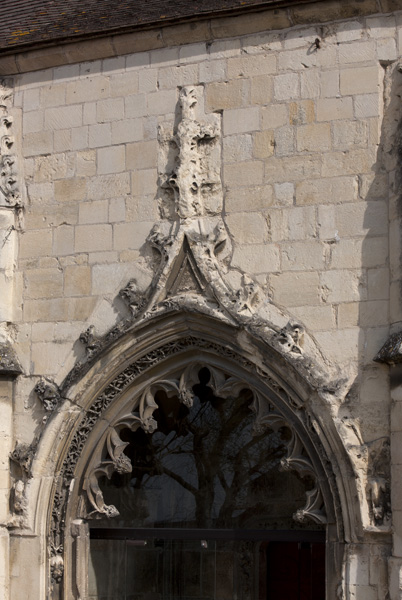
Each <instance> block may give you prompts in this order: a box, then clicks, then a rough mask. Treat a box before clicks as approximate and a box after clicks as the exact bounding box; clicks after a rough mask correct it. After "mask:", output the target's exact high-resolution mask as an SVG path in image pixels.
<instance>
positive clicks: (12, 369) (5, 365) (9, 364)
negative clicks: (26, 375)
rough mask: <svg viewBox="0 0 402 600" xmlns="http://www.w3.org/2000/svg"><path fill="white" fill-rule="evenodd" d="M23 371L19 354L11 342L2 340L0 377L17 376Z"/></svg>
mask: <svg viewBox="0 0 402 600" xmlns="http://www.w3.org/2000/svg"><path fill="white" fill-rule="evenodd" d="M21 373H22V368H21V365H20V363H19V360H18V358H17V355H16V353H15V351H14V350H13V348H12V347H11V344H10V343H9V342H0V377H1V376H10V375H12V376H15V377H16V376H17V375H20V374H21Z"/></svg>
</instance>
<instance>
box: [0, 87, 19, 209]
mask: <svg viewBox="0 0 402 600" xmlns="http://www.w3.org/2000/svg"><path fill="white" fill-rule="evenodd" d="M11 99H12V93H11V89H10V85H9V82H6V81H4V80H3V81H1V82H0V206H1V205H3V206H19V205H20V203H21V198H20V195H19V191H18V184H17V175H16V157H15V155H14V153H13V146H14V138H13V136H12V135H11V133H10V132H11V130H12V125H13V119H12V117H10V116H9V114H8V110H9V107H10V103H11Z"/></svg>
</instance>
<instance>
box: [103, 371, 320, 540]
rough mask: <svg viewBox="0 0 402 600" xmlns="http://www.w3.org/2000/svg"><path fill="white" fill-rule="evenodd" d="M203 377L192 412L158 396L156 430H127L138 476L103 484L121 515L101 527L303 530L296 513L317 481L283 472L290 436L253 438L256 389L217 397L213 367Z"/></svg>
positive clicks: (174, 398)
mask: <svg viewBox="0 0 402 600" xmlns="http://www.w3.org/2000/svg"><path fill="white" fill-rule="evenodd" d="M199 378H200V383H199V384H197V385H195V386H194V388H193V390H194V392H195V394H196V396H195V398H194V404H193V407H192V408H191V409H188V408H187V407H186V406H185V405H184V404H183V403H181V402H180V401H179V399H178V398H177V396H171V397H168V396H167V394H166V393H165V392H158V394H157V395H156V396H155V400H156V402H157V404H158V409H157V410H156V411H155V412H154V417H155V419H156V421H157V424H158V428H157V430H156V431H155V432H154V433H152V434H149V433H145V432H144V431H143V430H142V429H138V430H137V431H136V432H131V431H128V430H127V431H123V432H122V434H121V437H122V439H124V440H125V441H128V442H129V446H128V447H127V448H126V449H125V453H126V454H127V455H128V456H129V457H130V459H131V463H132V465H133V470H132V473H129V474H126V475H119V474H117V473H115V474H114V475H113V476H112V479H111V481H108V480H106V479H105V480H103V481H101V487H102V490H103V492H104V498H105V501H106V503H107V504H113V505H114V506H116V507H117V508H118V510H119V512H120V516H119V517H117V518H114V519H113V520H108V519H104V520H99V521H97V522H96V523H95V524H94V526H95V527H102V528H104V527H134V528H138V527H146V528H149V527H158V528H160V527H169V528H203V529H211V528H219V529H222V528H229V529H235V528H249V529H257V528H270V529H295V528H299V527H300V525H299V524H297V523H296V522H295V521H294V520H293V519H292V515H293V513H294V512H295V511H296V510H297V509H298V508H300V507H301V506H303V505H304V504H305V492H306V489H308V488H309V487H311V485H310V483H311V482H308V481H307V482H306V481H303V480H301V479H300V478H299V477H298V476H297V475H296V474H295V473H294V472H288V471H287V472H284V471H282V470H281V469H280V461H281V459H282V458H283V457H285V456H286V453H287V441H288V436H289V431H288V430H281V431H279V432H273V431H271V432H269V431H265V432H264V433H262V434H260V435H254V431H253V427H254V423H255V416H254V414H253V413H252V411H251V410H250V403H251V399H252V398H251V393H250V391H249V390H243V392H242V393H240V394H239V396H238V397H237V398H228V399H222V398H218V397H216V396H214V394H213V392H212V390H211V388H210V387H209V386H208V379H209V372H208V370H207V369H202V370H201V371H200V374H199ZM302 528H305V526H302Z"/></svg>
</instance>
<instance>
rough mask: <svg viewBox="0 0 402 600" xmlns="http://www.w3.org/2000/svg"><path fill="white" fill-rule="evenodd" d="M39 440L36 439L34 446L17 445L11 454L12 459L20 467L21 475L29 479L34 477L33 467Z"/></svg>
mask: <svg viewBox="0 0 402 600" xmlns="http://www.w3.org/2000/svg"><path fill="white" fill-rule="evenodd" d="M37 446H38V439H35V440H34V441H33V442H32V444H21V443H18V442H17V443H16V445H15V448H14V450H13V451H12V452H11V454H10V459H11V460H12V461H13V462H14V463H16V464H17V465H19V467H20V469H21V473H22V474H23V475H24V476H25V477H27V478H31V477H32V472H31V467H32V461H33V458H34V456H35V452H36V448H37Z"/></svg>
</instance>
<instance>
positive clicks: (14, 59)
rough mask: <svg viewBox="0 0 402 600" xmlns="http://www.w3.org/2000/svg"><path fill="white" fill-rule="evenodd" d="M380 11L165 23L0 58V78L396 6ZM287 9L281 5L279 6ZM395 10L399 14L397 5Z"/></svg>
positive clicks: (319, 5) (308, 6)
mask: <svg viewBox="0 0 402 600" xmlns="http://www.w3.org/2000/svg"><path fill="white" fill-rule="evenodd" d="M398 2H399V0H398ZM385 4H386V7H385V9H384V8H383V10H382V11H380V10H379V5H378V3H377V0H349V2H344V0H312V1H310V2H308V3H303V2H297V3H296V5H294V6H291V7H288V8H285V7H283V8H279V7H277V8H271V9H264V10H261V9H259V10H255V11H254V12H250V11H247V12H245V13H242V14H240V15H239V14H236V15H234V16H222V17H219V16H216V17H213V18H209V19H207V18H202V16H200V17H199V18H198V20H197V21H195V20H192V21H187V22H184V23H183V22H182V23H180V22H179V23H177V22H175V23H166V25H165V26H163V27H161V26H159V25H158V27H150V28H148V29H137V30H133V31H132V32H129V33H128V32H127V31H125V32H122V33H121V34H116V33H115V32H113V34H111V35H99V34H98V35H97V36H96V37H95V36H94V37H93V38H91V39H86V40H71V41H66V40H60V43H59V44H57V40H55V41H53V42H52V43H51V44H50V43H48V42H47V45H45V44H38V46H36V47H35V48H32V49H27V50H25V51H24V48H23V47H22V48H19V49H17V52H15V53H11V52H10V53H7V54H3V55H1V54H0V76H5V75H16V74H18V73H26V72H28V71H39V70H42V69H48V68H52V67H58V66H61V65H66V64H75V63H78V62H81V61H83V60H95V59H103V58H110V57H114V56H121V55H122V54H130V53H133V52H139V51H140V52H144V51H147V50H154V49H156V48H162V47H168V46H171V45H176V44H191V43H194V41H197V42H203V41H205V42H212V41H213V40H216V39H218V40H219V39H223V38H228V37H233V36H239V35H250V34H253V33H259V32H263V31H264V32H266V31H271V30H273V31H275V30H282V29H287V28H289V27H292V26H294V25H305V24H312V23H325V22H327V21H332V20H342V19H348V18H350V17H364V16H367V15H372V14H376V13H379V12H380V13H381V14H382V13H384V12H386V9H387V8H388V11H389V10H390V9H392V7H393V6H394V4H395V0H388V2H386V3H385ZM286 5H288V3H284V6H286ZM399 8H401V6H400V4H399Z"/></svg>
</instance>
